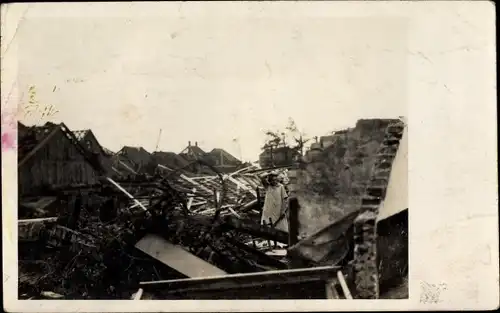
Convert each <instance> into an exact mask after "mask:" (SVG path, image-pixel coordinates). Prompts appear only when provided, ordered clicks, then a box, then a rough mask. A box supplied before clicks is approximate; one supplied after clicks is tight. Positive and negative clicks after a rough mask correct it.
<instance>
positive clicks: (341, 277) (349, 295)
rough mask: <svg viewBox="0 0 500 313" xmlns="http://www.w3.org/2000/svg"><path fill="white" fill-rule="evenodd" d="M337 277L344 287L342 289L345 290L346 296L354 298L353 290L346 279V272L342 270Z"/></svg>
mask: <svg viewBox="0 0 500 313" xmlns="http://www.w3.org/2000/svg"><path fill="white" fill-rule="evenodd" d="M337 278H338V280H339V282H340V286H341V287H342V291H343V292H344V295H345V298H346V299H352V295H351V292H350V291H349V287H347V283H346V281H345V278H344V274H342V271H338V272H337Z"/></svg>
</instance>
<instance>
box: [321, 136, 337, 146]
mask: <svg viewBox="0 0 500 313" xmlns="http://www.w3.org/2000/svg"><path fill="white" fill-rule="evenodd" d="M335 138H336V136H335V135H329V136H321V137H319V144H320V146H321V148H322V149H325V148H328V147H329V146H331V145H333V144H334V142H335Z"/></svg>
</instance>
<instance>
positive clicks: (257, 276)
mask: <svg viewBox="0 0 500 313" xmlns="http://www.w3.org/2000/svg"><path fill="white" fill-rule="evenodd" d="M338 269H339V267H335V266H322V267H314V268H301V269H291V270H275V271H264V272H257V273H243V274H230V275H224V276H212V277H204V278H187V279H173V280H163V281H151V282H141V283H140V287H141V288H143V289H144V290H145V291H154V290H158V291H160V290H161V291H165V292H172V293H177V292H193V291H207V290H230V289H243V288H254V287H259V286H264V285H283V284H297V283H299V284H300V283H305V282H312V281H326V280H328V279H331V277H332V276H333V275H334V274H335V273H336V271H338Z"/></svg>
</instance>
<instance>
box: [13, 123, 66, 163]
mask: <svg viewBox="0 0 500 313" xmlns="http://www.w3.org/2000/svg"><path fill="white" fill-rule="evenodd" d="M18 126H19V132H18V151H17V157H18V160H19V161H23V160H24V159H25V158H27V157H28V156H29V153H30V152H31V151H33V150H34V149H35V148H37V147H39V146H40V145H43V144H45V143H46V139H48V138H49V136H51V135H52V134H54V133H55V132H56V131H57V130H59V125H58V124H54V123H51V122H47V123H45V124H44V125H43V126H30V127H28V126H25V125H23V124H21V123H19V125H18Z"/></svg>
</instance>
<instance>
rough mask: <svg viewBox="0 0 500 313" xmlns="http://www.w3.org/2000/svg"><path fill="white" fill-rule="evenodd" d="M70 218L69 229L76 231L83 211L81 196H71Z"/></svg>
mask: <svg viewBox="0 0 500 313" xmlns="http://www.w3.org/2000/svg"><path fill="white" fill-rule="evenodd" d="M70 203H71V205H70V212H71V213H70V217H69V221H68V228H71V229H75V228H76V225H77V223H78V218H79V217H80V211H81V209H82V198H81V194H73V195H71V201H70Z"/></svg>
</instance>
